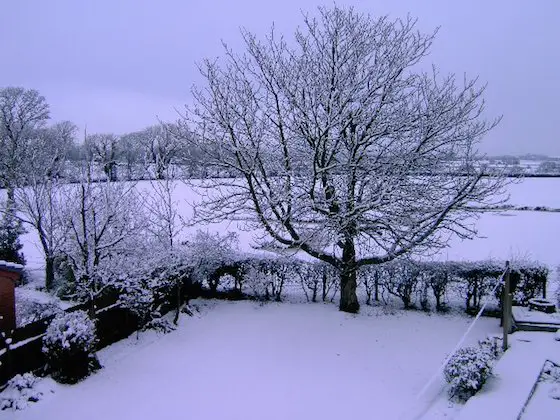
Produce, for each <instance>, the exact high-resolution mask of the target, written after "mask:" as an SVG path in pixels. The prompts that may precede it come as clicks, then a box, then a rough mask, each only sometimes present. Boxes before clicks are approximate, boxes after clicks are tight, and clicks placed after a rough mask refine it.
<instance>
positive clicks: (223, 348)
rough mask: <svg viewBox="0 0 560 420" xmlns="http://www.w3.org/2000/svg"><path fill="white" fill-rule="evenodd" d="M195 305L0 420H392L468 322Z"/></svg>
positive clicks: (488, 328) (482, 326) (324, 307)
mask: <svg viewBox="0 0 560 420" xmlns="http://www.w3.org/2000/svg"><path fill="white" fill-rule="evenodd" d="M195 305H196V306H198V307H199V308H201V309H200V313H197V314H196V316H194V317H187V316H186V315H185V316H183V317H182V318H181V320H180V327H179V328H178V330H176V331H174V332H172V333H170V334H168V335H164V336H161V335H157V334H156V333H154V332H148V333H142V334H141V336H140V340H139V341H136V339H135V336H134V335H133V336H132V337H130V338H128V339H126V340H124V341H121V342H119V343H116V344H114V345H112V346H110V347H108V348H106V349H104V350H103V351H101V352H100V353H99V358H100V361H101V363H102V364H103V365H104V368H103V369H102V370H100V371H99V372H97V373H96V374H94V375H93V376H91V377H89V378H87V379H86V380H84V381H83V382H81V383H79V384H77V385H73V386H62V385H56V384H54V385H52V386H53V390H54V393H51V392H45V397H44V399H43V400H41V401H39V402H38V403H36V404H32V406H31V407H29V408H27V409H26V410H24V411H20V412H8V411H4V412H0V417H2V418H5V419H22V420H32V419H40V420H66V419H68V420H73V419H80V420H87V419H96V420H97V419H104V420H110V419H135V420H142V419H175V418H185V419H187V418H188V419H197V420H205V419H243V420H251V419H258V420H262V419H271V420H272V419H282V420H287V419H290V420H297V419H305V420H309V419H314V418H319V419H323V420H325V419H337V420H339V419H341V418H360V419H361V418H364V419H366V418H368V419H374V418H375V419H397V418H399V416H400V415H401V414H402V413H403V412H405V411H407V409H408V408H409V407H410V405H411V404H412V402H413V401H414V398H415V396H416V395H417V393H418V392H419V391H420V390H421V389H422V387H423V386H424V385H425V383H426V382H427V381H428V380H429V378H430V377H431V376H432V375H433V374H434V372H435V370H436V369H437V368H438V366H439V365H440V363H441V362H442V360H443V359H444V358H445V356H446V354H447V352H448V351H450V350H451V349H452V348H453V347H454V345H455V344H456V342H457V340H458V339H459V338H460V336H461V335H462V334H463V333H464V331H465V329H466V328H467V326H468V324H469V323H470V322H471V320H472V319H471V318H468V317H465V316H462V315H429V314H425V313H422V312H415V311H408V312H405V311H396V312H394V313H391V314H389V313H386V312H387V308H383V307H376V308H370V307H364V308H363V310H362V314H360V315H356V316H353V315H349V314H344V313H341V312H339V311H337V308H336V307H335V306H334V305H328V304H289V303H281V304H266V305H264V306H261V305H259V304H258V303H255V302H246V301H245V302H224V301H204V300H198V301H195ZM496 333H499V326H498V321H497V320H496V319H487V318H483V319H480V321H479V322H477V324H476V326H475V328H474V330H473V331H472V333H471V334H470V336H469V339H468V340H467V343H466V344H472V343H474V342H476V341H477V340H478V339H481V338H484V337H486V336H487V335H488V334H496ZM43 381H44V384H49V382H48V380H43ZM438 385H440V384H438ZM452 413H453V407H452V406H446V407H444V410H443V411H442V412H441V413H440V415H441V416H442V418H443V416H444V415H446V414H447V415H450V414H452ZM431 418H434V417H431Z"/></svg>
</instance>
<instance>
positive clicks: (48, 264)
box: [45, 257, 54, 291]
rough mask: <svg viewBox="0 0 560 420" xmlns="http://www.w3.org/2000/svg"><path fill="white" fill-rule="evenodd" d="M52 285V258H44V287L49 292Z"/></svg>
mask: <svg viewBox="0 0 560 420" xmlns="http://www.w3.org/2000/svg"><path fill="white" fill-rule="evenodd" d="M53 285H54V257H45V287H46V289H47V291H51V290H52V288H53Z"/></svg>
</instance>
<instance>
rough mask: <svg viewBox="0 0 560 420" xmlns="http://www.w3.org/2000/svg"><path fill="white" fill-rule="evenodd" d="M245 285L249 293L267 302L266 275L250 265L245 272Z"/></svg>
mask: <svg viewBox="0 0 560 420" xmlns="http://www.w3.org/2000/svg"><path fill="white" fill-rule="evenodd" d="M245 284H246V285H247V287H248V288H249V291H250V293H251V294H252V295H253V296H254V297H256V298H257V299H260V300H268V299H269V296H268V287H267V285H268V278H267V275H266V274H265V273H264V272H262V271H261V270H259V269H258V267H255V266H254V265H251V266H250V267H248V268H247V271H246V272H245Z"/></svg>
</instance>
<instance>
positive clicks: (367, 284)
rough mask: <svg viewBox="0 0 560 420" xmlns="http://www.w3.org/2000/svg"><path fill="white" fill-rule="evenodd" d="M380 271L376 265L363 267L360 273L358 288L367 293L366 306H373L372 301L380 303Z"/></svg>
mask: <svg viewBox="0 0 560 420" xmlns="http://www.w3.org/2000/svg"><path fill="white" fill-rule="evenodd" d="M380 271H381V270H380V269H379V268H378V267H376V266H374V265H369V266H365V267H362V268H361V269H360V271H359V272H358V280H359V283H358V286H359V287H362V288H363V289H364V291H365V292H366V305H371V302H372V299H373V300H375V301H376V302H377V301H379V296H380V291H381V290H380V289H381V286H382V285H381V284H380V281H379V280H380V277H381V273H380Z"/></svg>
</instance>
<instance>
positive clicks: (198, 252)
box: [184, 230, 238, 293]
mask: <svg viewBox="0 0 560 420" xmlns="http://www.w3.org/2000/svg"><path fill="white" fill-rule="evenodd" d="M237 242H238V239H237V235H236V234H234V233H228V234H226V235H220V234H219V233H214V234H213V233H210V232H205V231H202V230H199V231H197V232H196V235H195V236H194V238H192V239H191V240H189V241H186V242H185V243H184V245H186V246H187V248H188V251H187V255H188V260H189V262H190V263H191V264H192V266H193V267H194V272H193V277H194V279H195V281H198V282H200V283H202V284H207V285H208V288H209V289H210V290H211V291H212V292H214V293H215V292H216V291H217V289H218V286H219V284H220V277H221V276H218V275H214V274H215V272H216V270H217V269H218V268H219V267H221V266H224V265H227V264H231V263H233V262H234V261H235V260H236V259H237V258H238V253H237Z"/></svg>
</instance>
